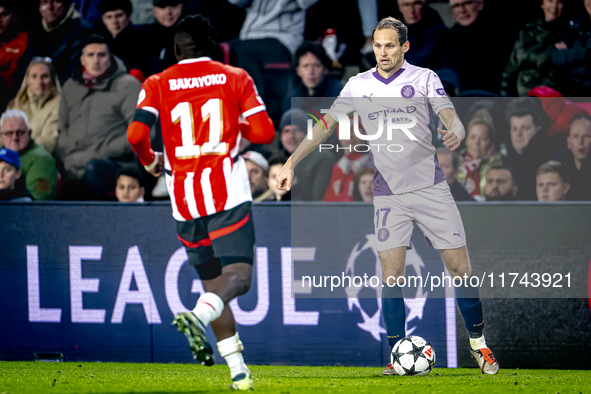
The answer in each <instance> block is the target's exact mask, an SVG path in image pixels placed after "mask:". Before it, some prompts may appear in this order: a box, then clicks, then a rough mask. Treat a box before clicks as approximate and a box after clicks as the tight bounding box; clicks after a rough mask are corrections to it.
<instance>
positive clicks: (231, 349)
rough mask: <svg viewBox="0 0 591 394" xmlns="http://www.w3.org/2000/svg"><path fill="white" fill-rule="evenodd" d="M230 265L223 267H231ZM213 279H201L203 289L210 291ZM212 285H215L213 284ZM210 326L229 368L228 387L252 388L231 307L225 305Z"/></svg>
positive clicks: (236, 388) (238, 388)
mask: <svg viewBox="0 0 591 394" xmlns="http://www.w3.org/2000/svg"><path fill="white" fill-rule="evenodd" d="M232 265H234V264H232ZM232 265H230V266H226V267H224V268H228V267H231V266H232ZM247 265H249V264H247ZM230 271H233V270H230ZM218 278H219V277H218ZM216 279H217V278H216ZM213 281H215V279H214V280H204V281H202V283H203V288H204V289H205V291H207V292H211V291H213V290H214V289H213V288H212V282H213ZM213 285H214V286H215V284H213ZM211 328H212V330H213V333H214V334H215V337H216V339H217V340H218V350H219V352H220V355H221V356H222V357H224V359H225V360H226V363H227V364H228V367H229V368H230V375H231V378H232V385H231V386H230V388H231V389H235V390H249V389H252V386H253V381H252V377H251V375H250V370H249V369H248V367H247V366H246V364H245V362H244V358H243V357H242V351H243V350H244V346H243V345H242V342H241V341H240V337H239V335H238V333H236V321H235V320H234V314H233V313H232V309H230V308H229V307H227V306H226V308H224V311H223V312H222V314H221V315H220V317H218V318H217V319H216V320H214V321H212V322H211Z"/></svg>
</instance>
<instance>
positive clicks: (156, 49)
mask: <svg viewBox="0 0 591 394" xmlns="http://www.w3.org/2000/svg"><path fill="white" fill-rule="evenodd" d="M152 4H153V5H154V7H153V10H154V16H155V17H156V22H154V23H152V24H151V25H149V26H148V27H147V28H146V30H145V32H144V33H143V34H142V39H141V42H142V44H141V45H140V48H139V51H138V54H139V55H138V59H137V61H136V66H135V67H136V68H138V69H140V70H141V71H142V73H143V76H144V77H145V78H148V77H149V76H150V75H154V74H157V73H159V72H162V71H164V70H165V69H167V68H168V67H170V66H172V65H173V64H176V63H177V60H176V57H175V55H174V33H175V28H174V26H175V25H176V23H177V22H178V21H179V20H181V19H182V16H183V11H184V8H183V7H184V4H183V0H152Z"/></svg>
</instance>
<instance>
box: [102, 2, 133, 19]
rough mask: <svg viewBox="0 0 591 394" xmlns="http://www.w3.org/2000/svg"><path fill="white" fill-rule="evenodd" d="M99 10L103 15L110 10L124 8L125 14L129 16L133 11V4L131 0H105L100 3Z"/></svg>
mask: <svg viewBox="0 0 591 394" xmlns="http://www.w3.org/2000/svg"><path fill="white" fill-rule="evenodd" d="M98 10H99V12H100V13H101V15H104V14H105V13H107V12H109V11H117V10H123V12H125V15H127V16H128V17H129V16H130V15H131V12H132V11H133V6H132V5H131V1H130V0H103V1H101V2H100V3H99V5H98Z"/></svg>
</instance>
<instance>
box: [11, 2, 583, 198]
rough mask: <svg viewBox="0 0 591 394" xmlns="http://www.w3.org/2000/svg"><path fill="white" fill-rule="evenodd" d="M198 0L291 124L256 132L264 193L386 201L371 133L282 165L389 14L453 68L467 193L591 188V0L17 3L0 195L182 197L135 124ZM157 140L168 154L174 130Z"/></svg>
mask: <svg viewBox="0 0 591 394" xmlns="http://www.w3.org/2000/svg"><path fill="white" fill-rule="evenodd" d="M516 3H517V4H516ZM190 14H202V15H204V16H206V17H208V18H210V20H211V22H212V24H213V25H214V27H216V29H217V31H218V36H217V38H216V39H217V42H218V44H217V45H216V47H215V50H214V53H212V58H213V59H214V60H218V61H220V62H223V63H226V64H231V65H234V66H237V67H241V68H244V69H245V70H246V71H248V73H249V74H250V75H251V76H252V78H253V79H254V81H255V84H256V86H257V88H258V91H259V93H260V95H261V96H262V98H263V100H264V101H265V103H266V107H267V111H268V113H269V115H270V116H271V118H272V119H273V122H274V124H275V126H276V131H277V132H276V139H275V141H274V142H273V143H272V144H270V145H257V144H251V143H250V142H249V141H247V140H244V139H243V140H242V141H241V146H240V150H241V154H242V155H243V157H244V158H245V160H246V163H247V169H248V175H249V179H250V184H251V189H252V193H253V198H254V199H255V201H286V200H299V201H340V202H345V201H372V198H373V195H372V193H373V169H372V166H371V160H370V158H369V155H368V154H367V153H366V152H358V151H356V150H355V149H354V148H353V147H354V146H355V145H356V144H361V143H363V142H364V141H361V140H355V138H356V137H353V138H352V139H351V140H348V141H343V140H339V139H338V133H339V131H338V130H337V132H336V133H335V135H334V136H332V137H331V138H332V139H331V140H329V141H328V142H331V143H332V144H334V145H338V146H339V147H340V148H341V149H339V150H335V151H327V150H323V151H315V152H313V153H312V154H310V155H309V156H308V157H307V158H306V159H305V160H304V161H302V162H301V163H300V165H299V166H298V167H297V168H296V173H295V182H294V183H295V186H294V188H293V189H292V191H291V192H287V193H286V192H283V191H280V190H278V189H277V184H276V181H275V177H276V175H277V173H278V171H279V169H280V168H281V167H282V166H283V164H284V163H285V161H286V159H287V157H288V156H289V155H290V154H291V153H292V152H293V151H295V149H297V147H298V146H299V144H300V143H301V142H302V140H303V139H304V138H305V136H306V130H307V120H308V116H307V115H306V114H305V113H304V112H303V111H301V110H298V109H297V108H296V107H298V105H297V103H298V100H300V98H305V99H306V101H305V103H306V106H307V107H309V108H312V109H315V110H319V109H320V108H328V106H330V104H331V101H332V100H331V99H330V98H331V97H332V98H334V97H336V96H337V95H338V94H339V92H340V90H341V88H342V86H343V84H344V83H345V82H346V81H347V78H348V77H350V76H352V75H355V74H356V73H357V72H362V71H366V70H368V69H370V68H372V67H375V57H374V55H373V50H372V43H371V33H372V29H373V27H374V26H375V24H376V23H377V21H378V20H379V19H380V18H382V17H385V16H394V17H396V18H398V19H400V20H402V21H403V22H405V24H407V25H408V29H409V41H410V51H409V52H408V53H407V54H406V55H405V59H406V60H407V61H408V62H409V63H411V64H414V65H417V66H420V67H427V68H430V69H432V70H434V71H435V72H436V73H437V74H438V75H439V77H440V79H441V81H442V83H443V85H444V87H445V90H446V92H447V93H448V95H449V96H450V97H451V98H452V100H453V101H454V105H455V106H456V109H457V111H458V114H459V115H460V118H461V119H462V121H463V123H464V126H465V127H466V133H467V134H466V139H465V141H464V142H463V144H462V146H461V147H460V149H458V150H456V151H454V152H451V151H449V150H448V149H447V148H445V147H443V145H442V143H441V139H440V136H439V135H438V134H437V131H436V128H437V127H438V126H440V125H439V124H438V122H439V121H438V119H437V118H436V117H435V116H433V121H432V124H433V143H434V145H435V146H436V147H437V158H438V160H439V164H440V166H441V168H442V170H443V171H444V173H445V176H446V180H447V182H448V184H449V185H450V188H451V190H452V194H453V196H454V198H455V199H456V200H458V201H503V200H505V201H507V200H522V201H536V200H537V201H559V200H571V201H591V164H590V162H591V159H589V150H590V147H591V115H590V113H591V98H590V97H591V0H520V1H519V2H514V1H513V2H509V1H508V0H484V1H483V0H449V1H445V0H441V1H424V0H397V1H394V0H389V1H385V0H19V1H16V0H0V113H2V115H1V118H0V201H30V200H104V201H108V200H112V201H117V200H118V201H120V202H142V201H144V199H146V200H154V199H166V198H168V193H167V190H166V186H165V182H164V178H159V179H155V178H152V177H151V176H149V175H148V174H147V173H146V172H145V171H144V169H143V167H142V166H141V165H140V164H139V161H138V160H137V158H136V157H135V156H134V155H133V152H132V151H131V148H130V146H129V143H128V141H127V133H126V130H127V127H128V125H129V124H130V122H131V121H132V119H133V115H134V112H135V107H136V103H137V98H138V94H139V92H140V90H141V85H142V82H143V81H144V80H145V78H147V77H149V76H151V75H153V74H156V73H159V72H161V71H163V70H164V69H166V68H167V67H169V66H171V65H173V64H175V63H176V59H175V56H174V48H173V37H174V32H175V25H176V24H177V23H178V22H179V21H180V20H181V19H182V18H183V17H184V16H185V15H190ZM353 135H354V134H353ZM152 139H153V143H152V144H153V146H154V147H155V148H156V149H158V148H159V149H160V150H161V149H162V141H161V140H162V139H161V134H160V130H159V129H158V127H155V129H154V130H153V131H152Z"/></svg>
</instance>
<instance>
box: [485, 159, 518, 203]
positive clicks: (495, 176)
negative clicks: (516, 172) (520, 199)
mask: <svg viewBox="0 0 591 394" xmlns="http://www.w3.org/2000/svg"><path fill="white" fill-rule="evenodd" d="M517 191H518V187H517V185H516V184H515V178H514V177H513V171H511V169H510V168H509V167H503V166H498V167H493V168H491V169H490V170H489V171H488V172H487V173H486V186H485V188H484V197H486V201H512V200H515V198H516V196H517Z"/></svg>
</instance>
